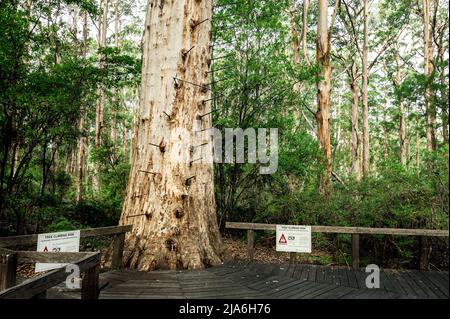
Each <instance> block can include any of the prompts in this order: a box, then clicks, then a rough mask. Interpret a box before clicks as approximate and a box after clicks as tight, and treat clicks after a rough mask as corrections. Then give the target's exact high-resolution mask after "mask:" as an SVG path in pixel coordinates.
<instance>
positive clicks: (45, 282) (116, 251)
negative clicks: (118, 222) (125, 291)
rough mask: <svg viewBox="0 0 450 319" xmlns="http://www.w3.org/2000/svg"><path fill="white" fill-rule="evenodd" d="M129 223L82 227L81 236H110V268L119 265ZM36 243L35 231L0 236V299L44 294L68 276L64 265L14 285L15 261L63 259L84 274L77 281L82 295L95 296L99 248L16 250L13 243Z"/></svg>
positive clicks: (92, 297) (97, 287) (33, 296)
mask: <svg viewBox="0 0 450 319" xmlns="http://www.w3.org/2000/svg"><path fill="white" fill-rule="evenodd" d="M129 231H131V226H116V227H103V228H93V229H83V230H81V231H80V237H81V238H93V237H99V236H114V239H113V247H112V249H113V252H112V262H111V267H112V268H122V266H123V261H122V259H123V248H124V240H125V234H126V233H127V232H129ZM36 243H37V235H25V236H15V237H0V299H28V298H45V296H46V292H47V290H48V289H50V288H52V287H54V286H56V285H58V284H59V283H61V282H64V281H65V280H66V278H67V277H68V276H69V273H66V269H65V267H63V268H59V269H55V270H52V271H50V272H48V273H46V274H43V275H41V276H38V277H36V278H34V279H31V280H27V281H25V282H23V283H21V284H18V285H16V273H17V264H18V263H66V264H73V265H76V266H77V267H78V268H79V270H80V275H81V273H84V277H83V280H82V284H81V298H82V299H96V298H98V295H99V292H100V289H99V272H100V262H101V253H100V252H79V253H71V252H59V253H54V252H36V251H16V250H12V248H13V247H18V246H31V245H35V244H36Z"/></svg>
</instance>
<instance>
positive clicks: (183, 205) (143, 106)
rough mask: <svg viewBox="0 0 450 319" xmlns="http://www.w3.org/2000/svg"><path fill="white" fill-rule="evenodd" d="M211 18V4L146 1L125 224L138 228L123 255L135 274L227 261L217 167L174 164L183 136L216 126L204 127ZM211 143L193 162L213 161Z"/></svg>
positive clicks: (208, 120)
mask: <svg viewBox="0 0 450 319" xmlns="http://www.w3.org/2000/svg"><path fill="white" fill-rule="evenodd" d="M211 17H212V2H211V1H210V0H209V1H198V0H179V1H170V2H161V3H160V2H159V1H154V0H151V1H149V2H148V8H147V18H146V23H145V31H144V37H143V65H142V84H141V97H140V105H139V113H138V120H137V122H136V127H135V129H134V130H135V133H134V137H133V145H132V152H133V153H132V154H133V156H132V168H131V172H130V178H129V182H128V187H127V192H126V197H125V201H124V206H123V211H122V216H121V219H120V224H122V225H124V224H132V225H133V231H132V233H130V234H129V235H128V236H127V240H126V249H125V260H126V263H127V265H129V266H130V267H132V268H137V269H140V270H153V269H164V268H169V269H196V268H203V267H206V266H209V265H216V264H219V263H220V262H221V255H222V243H221V239H220V234H219V230H218V226H217V219H216V212H215V200H214V182H213V181H214V179H213V164H212V162H211V163H204V161H196V162H195V163H192V162H187V163H186V162H180V161H177V160H176V159H175V157H174V154H178V151H179V150H180V146H179V143H180V142H181V137H180V136H179V135H178V133H177V131H179V130H185V132H188V134H189V136H190V137H191V140H192V138H194V134H196V133H195V132H196V131H197V135H202V134H199V132H200V131H201V130H202V129H207V128H210V127H211V116H210V115H209V116H204V117H203V118H202V120H198V115H199V114H205V113H207V112H209V111H210V106H211V105H210V102H208V103H203V101H204V100H207V99H209V98H210V96H211V93H210V90H209V88H208V83H209V81H210V78H209V73H207V71H209V69H210V63H211V47H210V37H211ZM162 35H164V36H163V37H162ZM165 113H167V114H168V115H170V116H167V115H166V114H165ZM206 141H208V144H206V145H204V146H202V147H201V148H196V149H197V150H196V151H195V154H191V155H192V156H191V157H190V158H191V160H192V158H194V159H198V158H206V157H207V156H211V154H212V143H211V141H210V140H206ZM150 143H152V144H153V145H152V144H150ZM155 145H156V146H155ZM190 146H194V145H193V144H191V143H190ZM188 148H190V147H188ZM190 149H191V148H190Z"/></svg>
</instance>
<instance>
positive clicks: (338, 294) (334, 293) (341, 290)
mask: <svg viewBox="0 0 450 319" xmlns="http://www.w3.org/2000/svg"><path fill="white" fill-rule="evenodd" d="M355 290H356V289H354V288H350V287H343V286H336V289H333V290H329V291H327V292H325V293H323V294H320V295H318V296H315V297H314V298H313V299H340V298H342V297H344V296H345V295H348V294H350V293H352V292H354V291H355Z"/></svg>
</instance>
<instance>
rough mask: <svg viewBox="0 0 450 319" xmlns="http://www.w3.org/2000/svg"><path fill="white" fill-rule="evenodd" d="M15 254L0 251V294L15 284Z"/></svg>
mask: <svg viewBox="0 0 450 319" xmlns="http://www.w3.org/2000/svg"><path fill="white" fill-rule="evenodd" d="M16 270H17V253H16V252H11V251H6V250H3V251H0V292H1V291H4V290H6V289H8V288H10V287H13V286H14V285H15V284H16Z"/></svg>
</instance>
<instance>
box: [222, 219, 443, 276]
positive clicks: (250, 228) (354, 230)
mask: <svg viewBox="0 0 450 319" xmlns="http://www.w3.org/2000/svg"><path fill="white" fill-rule="evenodd" d="M225 227H226V228H229V229H242V230H247V251H248V255H249V257H250V259H253V256H254V231H255V230H271V231H275V230H276V225H275V224H257V223H235V222H227V223H226V226H225ZM311 232H313V233H333V234H351V235H352V267H353V268H359V263H360V262H359V236H360V235H362V234H369V235H398V236H418V237H420V244H421V249H420V259H419V268H420V269H421V270H427V269H428V268H429V253H430V244H431V243H430V241H429V240H428V237H448V236H449V231H448V230H437V229H404V228H370V227H339V226H311ZM290 257H291V260H293V259H294V258H295V257H296V254H295V253H291V254H290Z"/></svg>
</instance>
